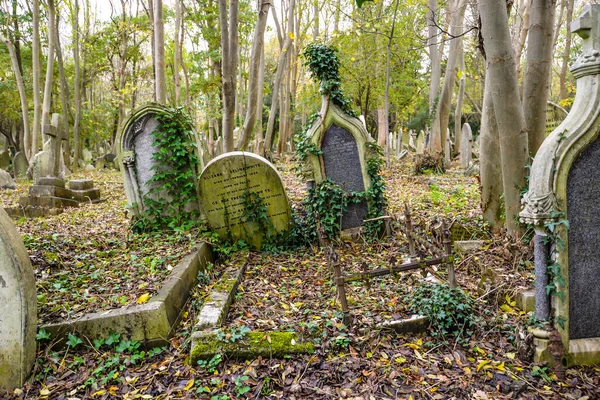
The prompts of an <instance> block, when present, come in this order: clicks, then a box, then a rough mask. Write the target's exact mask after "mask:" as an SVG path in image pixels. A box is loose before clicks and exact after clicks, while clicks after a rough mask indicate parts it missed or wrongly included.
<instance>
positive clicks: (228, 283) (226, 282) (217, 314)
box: [192, 264, 245, 346]
mask: <svg viewBox="0 0 600 400" xmlns="http://www.w3.org/2000/svg"><path fill="white" fill-rule="evenodd" d="M244 270H245V264H244V265H242V266H241V267H240V268H236V267H231V266H230V267H229V268H228V269H227V270H226V271H225V272H224V273H223V275H221V278H220V279H219V281H218V282H217V283H216V284H215V285H214V286H213V291H212V292H211V293H210V294H209V296H208V299H207V300H206V302H205V303H204V305H203V306H202V308H201V309H200V313H199V316H198V322H197V323H196V326H195V329H196V330H197V331H202V330H207V329H214V328H216V327H219V326H221V323H222V322H223V321H224V320H225V318H227V312H228V311H229V306H230V305H231V303H232V302H233V297H234V296H235V293H236V292H237V287H238V286H239V284H240V282H241V281H242V277H243V276H244ZM196 337H197V335H196V334H195V333H194V334H192V346H193V345H194V341H195V340H196Z"/></svg>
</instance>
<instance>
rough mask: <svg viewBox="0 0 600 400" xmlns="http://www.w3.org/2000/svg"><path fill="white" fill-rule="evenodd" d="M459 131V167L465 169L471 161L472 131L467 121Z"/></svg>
mask: <svg viewBox="0 0 600 400" xmlns="http://www.w3.org/2000/svg"><path fill="white" fill-rule="evenodd" d="M461 133H462V137H461V140H460V167H461V168H462V169H467V168H469V164H470V163H471V149H472V148H473V132H472V131H471V125H469V124H467V123H465V124H463V126H462V131H461Z"/></svg>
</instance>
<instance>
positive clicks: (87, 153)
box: [81, 147, 93, 163]
mask: <svg viewBox="0 0 600 400" xmlns="http://www.w3.org/2000/svg"><path fill="white" fill-rule="evenodd" d="M81 154H82V156H83V161H85V162H86V163H89V162H90V161H92V158H93V156H92V152H91V150H88V149H86V148H85V147H84V148H83V150H82V151H81Z"/></svg>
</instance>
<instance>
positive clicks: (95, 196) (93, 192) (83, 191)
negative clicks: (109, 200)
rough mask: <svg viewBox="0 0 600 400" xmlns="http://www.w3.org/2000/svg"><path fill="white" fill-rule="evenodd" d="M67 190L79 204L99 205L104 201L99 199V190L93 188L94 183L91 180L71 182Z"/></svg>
mask: <svg viewBox="0 0 600 400" xmlns="http://www.w3.org/2000/svg"><path fill="white" fill-rule="evenodd" d="M69 188H70V189H71V194H72V196H73V199H74V200H75V201H78V202H79V203H100V202H103V201H104V200H105V199H103V198H101V197H100V189H98V188H96V187H94V181H93V180H91V179H74V180H71V181H69Z"/></svg>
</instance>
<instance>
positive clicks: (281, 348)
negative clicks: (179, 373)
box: [190, 330, 315, 365]
mask: <svg viewBox="0 0 600 400" xmlns="http://www.w3.org/2000/svg"><path fill="white" fill-rule="evenodd" d="M222 336H223V332H221V331H220V330H211V331H203V332H201V333H199V336H198V340H197V341H196V342H195V343H194V344H192V352H191V355H190V358H191V361H192V365H194V364H196V362H197V361H198V360H210V359H211V358H212V357H214V355H215V354H222V355H224V356H225V357H226V358H235V359H238V360H252V359H256V358H258V357H262V358H283V357H285V356H289V355H293V354H311V353H314V351H315V346H314V344H312V343H310V342H302V341H301V339H300V337H299V336H298V334H297V333H295V332H276V331H272V332H257V331H253V332H248V333H246V335H245V336H244V337H243V338H242V339H240V340H239V341H236V342H233V343H232V342H230V341H227V342H225V341H223V340H221V337H222Z"/></svg>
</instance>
